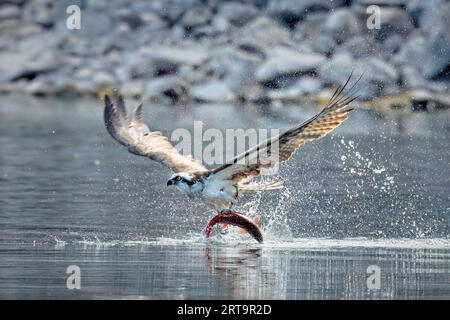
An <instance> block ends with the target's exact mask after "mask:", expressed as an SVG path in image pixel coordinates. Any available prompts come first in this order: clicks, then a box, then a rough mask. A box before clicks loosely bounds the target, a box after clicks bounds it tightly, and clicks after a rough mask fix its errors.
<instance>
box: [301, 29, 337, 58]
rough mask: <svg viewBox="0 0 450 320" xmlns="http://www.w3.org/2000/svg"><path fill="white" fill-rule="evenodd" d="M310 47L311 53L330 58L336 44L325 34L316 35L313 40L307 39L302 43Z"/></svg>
mask: <svg viewBox="0 0 450 320" xmlns="http://www.w3.org/2000/svg"><path fill="white" fill-rule="evenodd" d="M303 43H304V44H305V45H307V46H308V47H310V48H311V49H312V51H313V52H316V53H320V54H322V55H325V56H330V55H331V54H333V52H334V50H335V49H336V46H337V45H336V42H335V41H334V39H333V38H331V37H330V36H327V35H325V34H318V35H317V36H315V37H314V39H308V40H306V41H304V42H303Z"/></svg>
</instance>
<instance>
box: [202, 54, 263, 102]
mask: <svg viewBox="0 0 450 320" xmlns="http://www.w3.org/2000/svg"><path fill="white" fill-rule="evenodd" d="M261 61H262V59H261V58H259V57H258V56H255V55H251V54H249V53H247V52H245V51H242V50H238V49H236V48H234V47H229V46H227V45H226V46H221V47H218V48H215V49H214V50H213V51H212V52H211V59H210V61H209V62H208V63H206V64H205V65H204V67H202V68H203V69H204V74H208V75H212V76H214V77H216V78H219V79H221V80H222V81H224V82H225V83H226V84H227V86H228V88H230V89H231V90H232V91H233V92H234V93H236V94H241V93H242V91H243V90H245V88H246V87H247V86H248V84H249V83H250V82H252V81H253V75H254V73H255V70H256V67H257V66H258V64H259V63H260V62H261Z"/></svg>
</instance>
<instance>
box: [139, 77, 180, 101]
mask: <svg viewBox="0 0 450 320" xmlns="http://www.w3.org/2000/svg"><path fill="white" fill-rule="evenodd" d="M186 93H187V84H186V83H185V82H184V81H183V80H182V79H180V78H178V77H176V76H164V77H159V78H156V79H153V80H150V81H149V82H148V83H147V85H146V92H145V95H146V96H150V97H161V96H163V97H166V98H169V99H170V100H171V101H172V102H179V101H180V100H183V99H185V97H186Z"/></svg>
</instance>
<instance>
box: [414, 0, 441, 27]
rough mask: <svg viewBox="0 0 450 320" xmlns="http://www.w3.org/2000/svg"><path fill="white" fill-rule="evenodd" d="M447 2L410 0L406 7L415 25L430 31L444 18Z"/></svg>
mask: <svg viewBox="0 0 450 320" xmlns="http://www.w3.org/2000/svg"><path fill="white" fill-rule="evenodd" d="M446 3H447V1H445V0H428V1H423V0H409V1H407V4H406V9H407V12H408V13H409V15H410V17H411V20H412V22H413V24H414V25H415V26H417V27H420V28H421V29H422V30H425V31H428V32H430V31H432V29H433V28H434V26H435V24H436V22H437V21H440V20H442V19H443V18H444V15H445V6H446Z"/></svg>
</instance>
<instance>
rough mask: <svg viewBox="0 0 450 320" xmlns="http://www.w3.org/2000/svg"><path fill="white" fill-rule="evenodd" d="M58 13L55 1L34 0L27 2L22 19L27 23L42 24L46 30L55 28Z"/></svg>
mask: <svg viewBox="0 0 450 320" xmlns="http://www.w3.org/2000/svg"><path fill="white" fill-rule="evenodd" d="M57 15H58V12H57V10H56V5H55V2H54V1H51V0H33V1H26V3H25V6H24V7H23V15H22V18H23V20H24V21H25V22H33V23H37V24H40V25H41V26H43V27H45V28H50V27H52V26H53V24H54V22H55V20H56V17H57Z"/></svg>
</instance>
